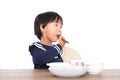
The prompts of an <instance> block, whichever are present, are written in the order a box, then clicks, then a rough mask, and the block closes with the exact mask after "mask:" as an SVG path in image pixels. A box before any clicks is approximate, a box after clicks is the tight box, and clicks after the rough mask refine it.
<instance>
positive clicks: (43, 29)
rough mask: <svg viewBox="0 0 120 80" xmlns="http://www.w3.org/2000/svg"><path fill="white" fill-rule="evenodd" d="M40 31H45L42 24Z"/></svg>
mask: <svg viewBox="0 0 120 80" xmlns="http://www.w3.org/2000/svg"><path fill="white" fill-rule="evenodd" d="M40 30H41V31H42V32H43V31H45V28H43V26H42V24H41V25H40Z"/></svg>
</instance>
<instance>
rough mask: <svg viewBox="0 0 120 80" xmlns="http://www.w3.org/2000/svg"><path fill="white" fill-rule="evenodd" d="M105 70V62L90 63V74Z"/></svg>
mask: <svg viewBox="0 0 120 80" xmlns="http://www.w3.org/2000/svg"><path fill="white" fill-rule="evenodd" d="M102 70H103V63H92V64H88V67H87V71H88V73H89V74H92V75H95V74H100V73H101V72H102Z"/></svg>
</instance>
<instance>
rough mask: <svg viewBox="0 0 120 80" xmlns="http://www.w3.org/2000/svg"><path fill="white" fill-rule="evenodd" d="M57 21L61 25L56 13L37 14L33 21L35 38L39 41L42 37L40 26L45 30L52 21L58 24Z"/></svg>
mask: <svg viewBox="0 0 120 80" xmlns="http://www.w3.org/2000/svg"><path fill="white" fill-rule="evenodd" d="M59 20H60V21H61V24H62V25H63V19H62V17H61V16H60V15H59V14H58V13H56V12H52V11H49V12H44V13H41V14H38V15H37V16H36V18H35V21H34V33H35V35H36V36H37V38H38V39H41V36H42V32H41V29H40V25H42V27H43V28H45V27H46V25H47V24H48V23H51V22H54V21H56V22H58V21H59Z"/></svg>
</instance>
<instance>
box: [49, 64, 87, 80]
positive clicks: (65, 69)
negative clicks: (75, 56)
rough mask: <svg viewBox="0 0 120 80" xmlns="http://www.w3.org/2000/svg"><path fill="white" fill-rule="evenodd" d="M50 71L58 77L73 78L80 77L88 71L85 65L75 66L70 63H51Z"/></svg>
mask: <svg viewBox="0 0 120 80" xmlns="http://www.w3.org/2000/svg"><path fill="white" fill-rule="evenodd" d="M47 65H49V66H50V67H49V68H48V69H49V71H50V72H51V73H52V74H53V75H55V76H58V77H65V78H73V77H80V76H82V75H84V74H85V73H86V72H87V68H86V67H84V66H73V65H71V64H69V63H49V64H47Z"/></svg>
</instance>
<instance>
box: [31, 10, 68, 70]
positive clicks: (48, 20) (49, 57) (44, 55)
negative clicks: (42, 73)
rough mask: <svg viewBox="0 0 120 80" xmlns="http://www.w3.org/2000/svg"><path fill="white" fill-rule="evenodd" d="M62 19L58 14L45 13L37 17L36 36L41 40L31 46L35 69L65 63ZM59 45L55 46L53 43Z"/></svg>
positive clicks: (35, 23)
mask: <svg viewBox="0 0 120 80" xmlns="http://www.w3.org/2000/svg"><path fill="white" fill-rule="evenodd" d="M62 25H63V19H62V17H61V16H60V15H59V14H58V13H56V12H45V13H41V14H39V15H37V17H36V18H35V22H34V32H35V35H36V36H37V37H38V39H39V40H40V41H39V42H34V43H32V44H31V45H30V46H29V51H30V53H31V55H32V58H33V63H34V69H47V68H48V66H47V65H46V63H50V62H63V60H62V58H61V54H62V52H63V51H62V48H63V47H64V45H65V43H66V42H65V41H64V40H65V39H64V38H63V37H62V36H61V34H62V31H61V28H62ZM56 41H58V44H56V45H53V42H56Z"/></svg>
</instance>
